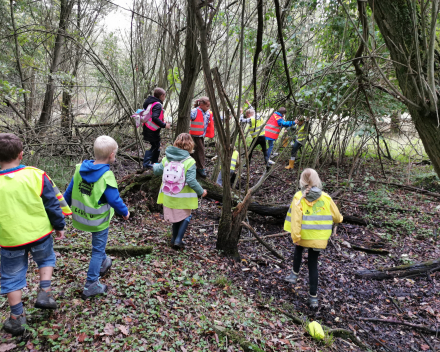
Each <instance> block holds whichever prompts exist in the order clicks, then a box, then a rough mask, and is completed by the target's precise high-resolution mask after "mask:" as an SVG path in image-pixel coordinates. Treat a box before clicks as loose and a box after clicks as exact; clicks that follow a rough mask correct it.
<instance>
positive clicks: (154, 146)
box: [143, 140, 160, 167]
mask: <svg viewBox="0 0 440 352" xmlns="http://www.w3.org/2000/svg"><path fill="white" fill-rule="evenodd" d="M150 144H151V148H150V150H147V151H146V152H145V155H144V163H143V164H144V167H146V165H147V164H154V163H157V162H158V161H159V155H160V140H158V141H155V142H150Z"/></svg>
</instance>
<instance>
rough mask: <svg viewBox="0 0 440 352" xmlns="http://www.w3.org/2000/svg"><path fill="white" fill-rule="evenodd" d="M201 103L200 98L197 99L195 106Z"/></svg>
mask: <svg viewBox="0 0 440 352" xmlns="http://www.w3.org/2000/svg"><path fill="white" fill-rule="evenodd" d="M199 105H200V99H197V100H196V101H195V103H194V107H195V108H196V107H198V106H199Z"/></svg>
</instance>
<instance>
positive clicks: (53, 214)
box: [41, 175, 66, 231]
mask: <svg viewBox="0 0 440 352" xmlns="http://www.w3.org/2000/svg"><path fill="white" fill-rule="evenodd" d="M43 182H44V183H43V192H42V193H41V199H42V200H43V204H44V209H45V210H46V214H47V217H48V218H49V221H50V223H51V224H52V226H53V228H54V229H55V231H63V230H64V227H65V226H66V222H65V220H64V215H63V211H62V210H61V207H60V201H59V200H58V198H57V197H56V195H55V191H54V190H53V186H52V183H51V182H50V180H49V178H48V177H47V176H46V175H45V176H44V177H43Z"/></svg>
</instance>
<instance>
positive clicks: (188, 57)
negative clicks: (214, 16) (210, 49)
mask: <svg viewBox="0 0 440 352" xmlns="http://www.w3.org/2000/svg"><path fill="white" fill-rule="evenodd" d="M186 7H187V9H186V12H187V13H186V38H185V67H184V69H183V80H182V86H181V89H180V95H179V108H178V116H177V127H176V135H175V137H176V136H178V135H179V134H180V133H188V131H189V125H190V122H191V121H190V112H191V101H192V99H193V94H194V86H195V84H196V81H197V77H198V75H199V68H200V52H199V48H198V47H197V37H198V29H197V25H196V17H195V13H194V12H193V11H191V6H190V5H189V4H187V6H186Z"/></svg>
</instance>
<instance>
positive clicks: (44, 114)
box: [38, 0, 74, 127]
mask: <svg viewBox="0 0 440 352" xmlns="http://www.w3.org/2000/svg"><path fill="white" fill-rule="evenodd" d="M60 4H61V9H60V22H59V25H58V31H57V36H56V39H55V46H54V49H53V55H52V63H51V65H50V70H49V77H48V80H47V84H46V94H45V95H44V101H43V108H42V110H41V115H40V120H39V122H38V124H39V125H40V127H44V126H46V125H47V124H48V122H49V120H50V116H51V114H52V105H53V95H54V92H55V87H54V77H53V74H54V73H55V72H56V70H57V68H58V64H59V63H60V59H61V48H62V47H63V43H64V33H65V31H66V28H67V24H68V20H69V16H70V13H71V12H72V7H73V4H74V0H61V1H60Z"/></svg>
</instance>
